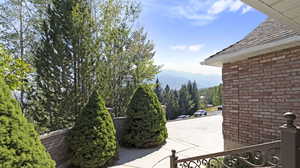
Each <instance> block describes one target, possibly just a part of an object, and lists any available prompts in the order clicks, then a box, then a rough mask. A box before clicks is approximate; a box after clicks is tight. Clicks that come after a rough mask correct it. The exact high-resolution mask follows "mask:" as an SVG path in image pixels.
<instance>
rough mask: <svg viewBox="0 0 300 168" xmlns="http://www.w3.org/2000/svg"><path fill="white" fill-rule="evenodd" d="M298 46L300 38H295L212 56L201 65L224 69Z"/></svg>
mask: <svg viewBox="0 0 300 168" xmlns="http://www.w3.org/2000/svg"><path fill="white" fill-rule="evenodd" d="M296 46H300V36H294V37H290V38H286V39H283V40H279V41H275V42H271V43H267V44H262V45H259V46H255V47H250V48H245V49H242V50H240V51H237V52H233V53H228V54H221V55H216V56H212V57H209V58H207V59H205V60H204V61H203V62H201V65H209V66H216V67H222V66H223V64H224V63H233V62H236V61H240V60H244V59H247V58H251V57H255V56H257V55H262V54H267V53H270V52H275V51H279V50H283V49H287V48H291V47H296Z"/></svg>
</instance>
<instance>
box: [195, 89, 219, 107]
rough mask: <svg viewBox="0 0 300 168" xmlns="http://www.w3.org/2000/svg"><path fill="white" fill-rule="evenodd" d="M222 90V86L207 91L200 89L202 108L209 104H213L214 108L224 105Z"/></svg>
mask: <svg viewBox="0 0 300 168" xmlns="http://www.w3.org/2000/svg"><path fill="white" fill-rule="evenodd" d="M222 89H223V85H222V84H220V85H218V86H214V87H210V88H206V89H200V91H199V94H200V98H201V99H200V100H201V107H205V106H206V105H207V104H212V105H214V106H218V105H222V104H223V99H222V96H223V93H222Z"/></svg>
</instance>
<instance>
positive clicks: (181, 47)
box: [170, 45, 187, 51]
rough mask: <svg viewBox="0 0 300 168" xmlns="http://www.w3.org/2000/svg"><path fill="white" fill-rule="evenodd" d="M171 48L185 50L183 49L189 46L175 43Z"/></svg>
mask: <svg viewBox="0 0 300 168" xmlns="http://www.w3.org/2000/svg"><path fill="white" fill-rule="evenodd" d="M170 48H171V50H174V51H183V50H186V48H187V46H185V45H174V46H171V47H170Z"/></svg>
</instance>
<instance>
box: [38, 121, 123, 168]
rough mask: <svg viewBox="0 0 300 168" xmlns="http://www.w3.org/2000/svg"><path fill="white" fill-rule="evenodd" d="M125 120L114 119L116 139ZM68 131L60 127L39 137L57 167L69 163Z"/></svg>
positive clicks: (66, 165)
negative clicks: (66, 138)
mask: <svg viewBox="0 0 300 168" xmlns="http://www.w3.org/2000/svg"><path fill="white" fill-rule="evenodd" d="M126 121H127V119H126V118H125V117H122V118H115V119H114V124H115V128H116V132H117V138H118V140H120V137H121V136H122V134H123V131H124V128H125V126H126ZM68 131H69V129H62V130H58V131H54V132H50V133H48V134H44V135H42V136H41V137H40V138H41V141H42V143H43V144H44V146H45V147H46V149H47V151H48V152H49V153H50V155H51V157H52V159H53V160H55V162H56V167H57V168H67V167H68V165H69V163H70V158H71V157H70V154H69V150H68V145H67V143H66V141H65V137H66V135H67V134H68Z"/></svg>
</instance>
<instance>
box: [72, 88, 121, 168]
mask: <svg viewBox="0 0 300 168" xmlns="http://www.w3.org/2000/svg"><path fill="white" fill-rule="evenodd" d="M67 141H68V142H69V147H70V150H71V153H72V161H71V162H72V164H73V165H74V166H77V167H80V168H102V167H106V166H107V164H108V163H110V161H111V160H112V159H113V158H114V156H115V155H116V153H117V141H116V130H115V128H114V123H113V120H112V117H111V114H110V113H109V111H108V110H107V109H106V107H105V104H104V101H103V100H102V99H101V98H100V97H99V96H98V94H97V93H94V94H93V95H92V96H91V97H90V100H89V102H88V104H87V105H86V106H85V107H84V108H83V110H82V112H81V114H80V115H79V117H78V118H77V120H76V122H75V125H74V127H73V128H72V129H71V131H70V133H69V135H68V137H67Z"/></svg>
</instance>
